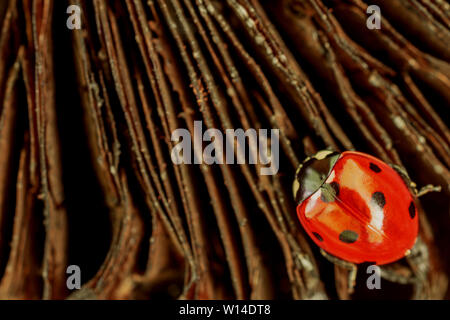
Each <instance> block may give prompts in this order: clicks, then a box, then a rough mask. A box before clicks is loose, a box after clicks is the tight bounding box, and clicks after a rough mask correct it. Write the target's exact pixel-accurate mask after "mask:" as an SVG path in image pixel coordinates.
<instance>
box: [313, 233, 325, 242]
mask: <svg viewBox="0 0 450 320" xmlns="http://www.w3.org/2000/svg"><path fill="white" fill-rule="evenodd" d="M312 234H313V235H314V237H316V238H317V240H319V241H323V238H322V237H321V236H320V234H318V233H317V232H313V233H312Z"/></svg>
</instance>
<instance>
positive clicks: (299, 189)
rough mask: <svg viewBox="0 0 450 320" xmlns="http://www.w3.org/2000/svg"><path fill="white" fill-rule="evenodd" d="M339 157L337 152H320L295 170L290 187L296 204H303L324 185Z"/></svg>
mask: <svg viewBox="0 0 450 320" xmlns="http://www.w3.org/2000/svg"><path fill="white" fill-rule="evenodd" d="M339 156H340V154H339V153H338V152H334V151H330V150H322V151H319V152H317V153H316V154H315V155H313V156H311V157H308V158H306V159H305V161H303V163H302V164H301V165H300V166H299V167H298V169H297V172H296V174H295V180H294V184H293V186H292V190H293V192H294V199H295V201H296V202H297V204H300V203H301V202H303V200H305V199H306V198H308V197H309V196H310V195H312V194H313V193H314V192H316V191H317V190H318V189H319V188H320V187H321V186H322V185H323V184H324V182H325V180H326V179H327V178H328V176H329V175H330V172H331V170H332V169H333V167H334V165H335V163H336V161H337V160H338V159H339Z"/></svg>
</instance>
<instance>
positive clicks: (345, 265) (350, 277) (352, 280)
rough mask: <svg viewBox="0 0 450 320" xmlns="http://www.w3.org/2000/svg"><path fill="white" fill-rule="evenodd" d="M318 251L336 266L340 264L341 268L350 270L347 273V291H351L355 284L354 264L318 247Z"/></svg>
mask: <svg viewBox="0 0 450 320" xmlns="http://www.w3.org/2000/svg"><path fill="white" fill-rule="evenodd" d="M320 253H321V254H322V255H323V256H324V257H325V258H326V259H327V260H328V261H330V262H332V263H334V264H337V265H338V266H341V267H343V268H346V269H348V270H349V271H350V273H349V275H348V289H349V293H350V294H351V293H353V291H354V288H355V285H356V274H357V271H358V268H357V267H356V264H354V263H351V262H348V261H345V260H342V259H339V258H337V257H335V256H333V255H331V254H329V253H327V252H326V251H325V250H323V249H320Z"/></svg>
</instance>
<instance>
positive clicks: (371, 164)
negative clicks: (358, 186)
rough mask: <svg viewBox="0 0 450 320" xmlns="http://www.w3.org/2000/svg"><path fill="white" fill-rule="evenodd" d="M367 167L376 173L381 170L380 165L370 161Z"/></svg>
mask: <svg viewBox="0 0 450 320" xmlns="http://www.w3.org/2000/svg"><path fill="white" fill-rule="evenodd" d="M369 168H370V170H372V171H373V172H376V173H378V172H381V169H380V167H379V166H377V165H376V164H375V163H372V162H371V163H370V165H369Z"/></svg>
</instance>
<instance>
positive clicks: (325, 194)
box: [320, 181, 339, 202]
mask: <svg viewBox="0 0 450 320" xmlns="http://www.w3.org/2000/svg"><path fill="white" fill-rule="evenodd" d="M338 195H339V183H337V182H335V181H333V182H331V183H325V184H324V185H323V186H322V190H321V194H320V199H321V200H322V201H323V202H333V201H334V200H335V199H336V197H337V196H338Z"/></svg>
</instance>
